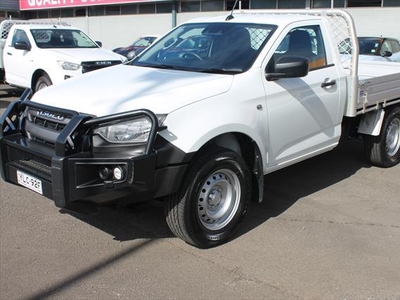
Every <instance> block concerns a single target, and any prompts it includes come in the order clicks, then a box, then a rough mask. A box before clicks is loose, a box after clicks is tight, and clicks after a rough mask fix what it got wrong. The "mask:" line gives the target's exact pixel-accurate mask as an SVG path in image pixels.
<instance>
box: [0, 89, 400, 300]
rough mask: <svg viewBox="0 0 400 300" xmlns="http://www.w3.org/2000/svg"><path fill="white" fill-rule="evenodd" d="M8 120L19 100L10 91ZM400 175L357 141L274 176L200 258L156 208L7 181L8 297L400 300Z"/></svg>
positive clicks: (2, 267) (3, 290) (3, 212)
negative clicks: (226, 237)
mask: <svg viewBox="0 0 400 300" xmlns="http://www.w3.org/2000/svg"><path fill="white" fill-rule="evenodd" d="M0 88H1V90H0V105H1V107H0V108H1V109H2V111H3V110H4V108H5V107H6V105H7V104H8V103H9V101H11V100H12V99H15V97H16V96H18V93H19V91H16V90H14V89H9V88H8V87H6V86H4V85H2V86H0ZM399 181H400V166H396V167H394V168H390V169H380V168H376V167H371V166H369V165H368V164H367V163H366V161H365V159H364V157H363V144H362V142H361V141H360V140H351V141H347V142H344V143H343V144H341V145H339V146H338V147H337V148H336V149H335V150H333V151H331V152H329V153H326V154H324V155H321V156H319V157H316V158H313V159H310V160H307V161H305V162H302V163H300V164H297V165H294V166H292V167H288V168H286V169H284V170H281V171H278V172H275V173H272V174H269V175H267V176H265V184H266V191H265V198H264V201H263V202H262V203H261V204H256V203H254V204H252V206H251V207H250V210H249V212H248V214H247V216H246V218H245V219H244V222H243V224H242V227H241V229H240V231H239V232H238V233H237V235H236V236H235V237H234V238H233V239H232V240H231V241H230V242H228V243H227V244H224V245H222V246H220V247H217V248H213V249H208V250H199V249H196V248H193V247H191V246H189V245H187V244H185V243H184V242H182V241H181V240H179V239H178V238H176V237H174V236H173V235H172V234H171V233H170V231H169V229H168V227H167V225H166V222H165V220H164V214H163V208H162V207H161V206H154V205H152V204H150V203H144V204H139V205H135V206H130V207H121V208H111V207H107V208H102V209H101V210H100V211H99V213H98V214H95V215H91V216H83V215H78V214H71V213H67V212H64V211H60V210H59V209H57V208H56V207H55V206H54V204H53V203H52V201H51V200H48V199H46V198H44V197H42V196H40V195H38V194H35V193H34V192H31V191H28V190H27V189H25V188H21V187H17V186H14V185H11V184H9V183H5V182H4V181H0V191H1V192H0V193H1V194H0V196H1V201H0V299H2V300H3V299H4V300H8V299H31V300H33V299H357V300H359V299H379V300H381V299H395V300H399V299H400V250H399V249H400V218H399V216H400V185H399Z"/></svg>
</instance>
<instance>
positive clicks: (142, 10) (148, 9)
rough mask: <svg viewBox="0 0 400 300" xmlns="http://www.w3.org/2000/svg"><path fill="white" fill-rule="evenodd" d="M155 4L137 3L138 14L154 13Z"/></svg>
mask: <svg viewBox="0 0 400 300" xmlns="http://www.w3.org/2000/svg"><path fill="white" fill-rule="evenodd" d="M155 13H156V6H155V5H154V4H141V5H139V14H155Z"/></svg>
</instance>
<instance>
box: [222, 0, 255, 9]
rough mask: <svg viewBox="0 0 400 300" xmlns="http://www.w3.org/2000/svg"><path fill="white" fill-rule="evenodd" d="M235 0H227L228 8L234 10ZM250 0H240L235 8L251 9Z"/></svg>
mask: <svg viewBox="0 0 400 300" xmlns="http://www.w3.org/2000/svg"><path fill="white" fill-rule="evenodd" d="M235 2H236V1H234V0H232V1H231V0H227V1H226V10H232V8H233V6H234V5H235ZM249 7H250V6H249V1H248V0H244V1H243V0H242V1H238V3H237V4H236V7H235V9H239V8H240V9H249Z"/></svg>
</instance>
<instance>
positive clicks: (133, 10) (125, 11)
mask: <svg viewBox="0 0 400 300" xmlns="http://www.w3.org/2000/svg"><path fill="white" fill-rule="evenodd" d="M135 14H137V5H122V6H121V15H135Z"/></svg>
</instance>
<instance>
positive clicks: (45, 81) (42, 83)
mask: <svg viewBox="0 0 400 300" xmlns="http://www.w3.org/2000/svg"><path fill="white" fill-rule="evenodd" d="M52 84H53V83H52V82H51V80H50V78H49V76H47V75H46V74H44V75H42V76H40V77H39V79H38V80H37V81H36V84H35V92H37V91H40V90H41V89H44V88H47V87H48V86H50V85H52Z"/></svg>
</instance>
